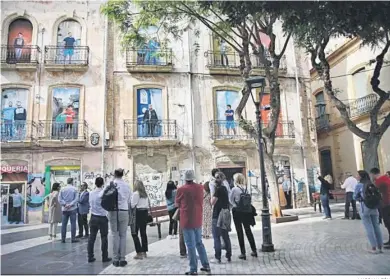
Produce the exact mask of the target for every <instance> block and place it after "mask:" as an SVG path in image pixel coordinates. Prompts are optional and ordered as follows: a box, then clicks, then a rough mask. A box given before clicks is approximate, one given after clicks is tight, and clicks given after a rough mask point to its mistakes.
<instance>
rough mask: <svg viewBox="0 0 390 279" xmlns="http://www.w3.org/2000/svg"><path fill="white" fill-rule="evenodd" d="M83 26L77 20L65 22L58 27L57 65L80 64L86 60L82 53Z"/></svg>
mask: <svg viewBox="0 0 390 279" xmlns="http://www.w3.org/2000/svg"><path fill="white" fill-rule="evenodd" d="M80 38H81V25H80V23H79V22H77V21H75V20H70V19H69V20H65V21H63V22H61V23H60V24H59V25H58V30H57V47H58V49H57V51H56V57H55V63H56V64H80V62H82V61H84V60H85V59H83V58H82V53H80V48H78V46H80V45H81V39H80Z"/></svg>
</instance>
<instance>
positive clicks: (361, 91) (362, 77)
mask: <svg viewBox="0 0 390 279" xmlns="http://www.w3.org/2000/svg"><path fill="white" fill-rule="evenodd" d="M352 80H353V88H354V91H355V92H354V93H355V99H359V98H362V97H364V96H367V95H368V91H367V74H366V68H360V69H359V70H357V71H356V72H354V73H353V74H352Z"/></svg>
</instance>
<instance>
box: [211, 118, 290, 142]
mask: <svg viewBox="0 0 390 279" xmlns="http://www.w3.org/2000/svg"><path fill="white" fill-rule="evenodd" d="M209 124H210V137H211V139H212V140H223V139H233V140H248V139H252V137H251V135H249V134H248V133H247V132H246V131H244V130H243V129H242V128H241V127H240V126H239V122H238V121H226V120H212V121H210V123H209ZM266 125H267V123H265V122H263V128H264V127H265V126H266ZM276 137H277V138H295V128H294V122H293V121H282V122H279V123H278V126H277V128H276Z"/></svg>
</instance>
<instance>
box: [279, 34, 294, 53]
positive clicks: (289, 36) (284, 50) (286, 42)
mask: <svg viewBox="0 0 390 279" xmlns="http://www.w3.org/2000/svg"><path fill="white" fill-rule="evenodd" d="M291 34H292V32H290V33H289V34H288V35H287V39H286V41H285V42H284V45H283V48H282V51H281V52H280V53H279V54H277V55H276V57H277V58H279V59H280V58H282V56H283V55H284V53H285V52H286V48H287V45H288V42H289V41H290V38H291Z"/></svg>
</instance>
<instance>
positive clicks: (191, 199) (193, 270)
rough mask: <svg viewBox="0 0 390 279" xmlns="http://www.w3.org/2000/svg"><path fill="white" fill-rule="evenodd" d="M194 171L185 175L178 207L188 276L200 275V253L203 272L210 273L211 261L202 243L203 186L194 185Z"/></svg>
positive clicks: (179, 193) (179, 191)
mask: <svg viewBox="0 0 390 279" xmlns="http://www.w3.org/2000/svg"><path fill="white" fill-rule="evenodd" d="M194 179H195V174H194V171H193V170H187V171H186V172H185V173H184V180H185V181H186V183H185V184H184V185H183V186H182V187H180V188H179V189H177V194H176V207H177V208H179V210H180V228H181V229H182V230H183V235H184V241H185V243H186V245H187V251H188V257H189V264H190V271H188V272H186V273H185V274H186V275H197V274H198V259H197V256H196V251H198V255H199V259H200V262H201V263H202V268H201V269H200V270H201V271H205V272H208V273H210V271H211V270H210V265H209V260H208V258H207V253H206V249H205V247H204V245H203V242H202V217H203V186H202V185H200V184H196V183H194Z"/></svg>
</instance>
